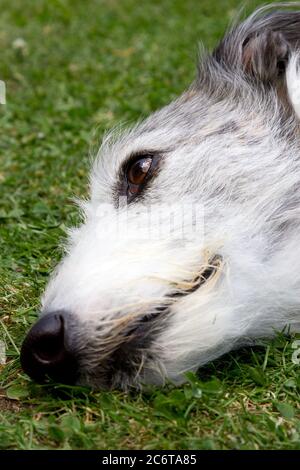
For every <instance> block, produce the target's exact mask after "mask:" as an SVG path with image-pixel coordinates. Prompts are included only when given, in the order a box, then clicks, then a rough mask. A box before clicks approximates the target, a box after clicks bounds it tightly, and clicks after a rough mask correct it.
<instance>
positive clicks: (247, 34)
mask: <svg viewBox="0 0 300 470" xmlns="http://www.w3.org/2000/svg"><path fill="white" fill-rule="evenodd" d="M287 7H289V8H296V7H298V8H299V11H295V10H294V11H292V10H289V9H286V8H287ZM278 9H281V10H280V11H278ZM270 10H271V11H270ZM299 47H300V2H291V3H277V4H272V5H267V6H264V7H261V8H259V9H258V10H257V11H255V12H254V13H253V14H252V15H251V16H250V17H249V18H247V19H246V20H245V21H244V22H242V23H241V24H239V25H237V26H234V27H233V28H232V29H231V31H229V33H228V34H227V35H226V36H225V38H224V39H223V40H222V41H221V43H220V44H219V45H218V47H217V48H216V49H215V50H214V52H213V57H214V59H216V61H217V62H218V63H219V64H220V65H221V66H222V67H223V68H224V69H226V70H227V71H233V72H234V71H237V72H243V73H245V74H246V75H249V77H250V78H252V79H254V80H258V81H262V82H265V83H273V82H276V81H277V79H278V78H279V77H280V76H282V75H283V72H284V71H285V69H286V66H287V63H288V59H289V56H290V53H291V51H293V50H296V49H297V48H299Z"/></svg>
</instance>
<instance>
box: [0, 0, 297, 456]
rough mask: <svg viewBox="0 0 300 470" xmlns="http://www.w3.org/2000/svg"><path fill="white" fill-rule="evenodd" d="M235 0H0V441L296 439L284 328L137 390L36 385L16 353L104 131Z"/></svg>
mask: <svg viewBox="0 0 300 470" xmlns="http://www.w3.org/2000/svg"><path fill="white" fill-rule="evenodd" d="M257 3H258V2H256V4H257ZM254 4H255V2H252V3H251V8H252V6H253V5H254ZM239 5H240V2H239V1H236V0H230V1H217V0H201V1H200V0H185V1H182V0H160V1H159V0H152V1H151V2H150V1H149V2H140V1H138V0H122V1H117V0H106V1H105V0H93V1H87V2H85V1H82V0H51V1H49V0H47V1H45V0H40V1H38V2H37V1H35V0H14V1H11V0H10V1H9V0H0V8H1V16H0V46H1V60H0V80H3V81H5V82H6V87H7V104H6V105H5V106H4V105H0V129H1V137H0V185H1V186H0V188H1V192H0V340H2V341H3V342H4V343H5V346H6V353H7V360H6V364H5V365H0V447H1V448H5V449H7V448H9V449H99V448H106V449H108V448H121V449H232V448H235V449H300V406H299V391H300V375H299V371H300V365H298V366H297V365H295V364H294V363H293V362H292V353H293V351H294V350H293V347H292V346H293V341H294V340H295V338H289V337H286V336H284V335H278V337H277V338H276V339H275V340H274V341H272V343H266V344H261V345H260V346H259V347H256V348H252V349H245V350H241V351H236V352H233V353H231V354H229V355H227V356H226V357H224V358H221V359H220V360H218V361H215V362H214V363H213V364H209V365H208V366H207V367H205V368H203V369H202V370H201V371H200V372H199V374H198V376H197V377H196V376H192V375H190V376H189V377H188V382H187V384H186V385H185V386H182V387H181V388H178V389H176V388H172V387H168V388H166V389H164V390H155V389H153V390H148V391H147V392H145V393H144V394H141V393H136V394H130V395H126V394H123V393H120V392H109V393H108V392H105V393H103V392H91V391H89V390H87V389H85V388H79V387H66V386H61V385H58V384H57V385H55V384H52V385H51V386H50V385H44V386H41V385H37V384H35V383H33V382H32V381H31V380H30V379H29V378H28V377H27V376H26V375H25V374H24V373H23V372H22V370H21V369H20V364H19V348H20V345H21V342H22V338H23V337H24V335H25V332H26V331H27V330H28V328H29V327H30V325H31V324H32V323H33V322H34V320H35V318H36V316H37V312H38V308H39V298H40V295H41V293H42V291H43V289H44V286H45V283H46V282H47V279H48V275H49V272H50V271H51V269H52V268H53V266H55V264H56V262H57V260H58V259H59V258H60V256H61V248H60V246H61V244H62V241H63V239H64V236H65V229H66V227H67V226H70V225H72V224H74V223H76V221H77V220H78V216H77V210H76V207H75V206H74V204H72V199H73V198H74V196H77V197H82V196H86V190H87V178H88V170H89V164H90V156H91V155H93V154H95V151H96V149H97V146H98V145H99V142H100V141H101V136H102V135H103V132H104V131H105V130H106V129H109V128H111V127H112V126H114V125H116V124H117V123H119V122H127V123H130V122H134V121H135V120H136V119H137V118H140V117H142V116H146V115H147V114H149V113H150V112H152V111H153V110H155V109H157V108H158V107H160V106H162V105H164V104H166V103H168V102H169V101H170V100H171V99H173V98H174V97H175V96H176V95H177V94H179V93H180V92H181V91H183V90H184V88H185V87H186V86H188V85H189V83H190V82H191V80H192V79H193V77H194V70H195V61H196V55H197V44H198V42H199V41H200V40H201V41H203V42H204V43H205V44H206V45H207V46H208V47H210V48H211V47H213V45H214V44H215V43H216V41H217V40H218V38H220V37H221V35H222V33H223V32H224V30H225V28H226V26H227V25H228V22H229V21H230V20H231V19H232V17H233V16H234V14H235V13H236V10H237V8H238V7H239ZM251 8H250V9H251Z"/></svg>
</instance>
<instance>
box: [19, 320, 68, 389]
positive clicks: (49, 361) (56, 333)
mask: <svg viewBox="0 0 300 470" xmlns="http://www.w3.org/2000/svg"><path fill="white" fill-rule="evenodd" d="M65 316H66V314H65V312H53V313H48V314H46V315H44V316H43V317H42V318H41V319H40V320H38V321H37V322H36V323H35V325H34V326H33V327H32V328H31V330H30V331H29V333H28V335H27V336H26V338H25V340H24V342H23V345H22V349H21V365H22V368H23V370H24V371H25V372H26V373H27V374H28V375H30V376H31V377H32V378H33V379H35V380H38V381H44V379H45V378H46V376H50V377H51V378H53V379H55V380H58V381H61V382H67V383H72V382H74V381H75V378H76V373H77V362H76V359H75V357H74V355H73V354H72V352H71V350H70V348H68V346H67V344H66V338H65V336H66V335H65Z"/></svg>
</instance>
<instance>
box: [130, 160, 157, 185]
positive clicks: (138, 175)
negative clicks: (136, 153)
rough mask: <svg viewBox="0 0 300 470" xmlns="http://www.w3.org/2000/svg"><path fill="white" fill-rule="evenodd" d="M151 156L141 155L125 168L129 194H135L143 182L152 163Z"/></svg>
mask: <svg viewBox="0 0 300 470" xmlns="http://www.w3.org/2000/svg"><path fill="white" fill-rule="evenodd" d="M152 160H153V159H152V157H149V156H147V157H142V158H139V159H138V160H136V161H135V162H133V163H132V164H131V165H130V166H129V167H128V168H127V173H126V176H127V182H128V191H129V193H130V194H136V193H137V192H138V191H139V189H140V186H141V185H142V184H143V183H144V182H145V179H146V176H147V174H148V172H149V170H150V168H151V165H152Z"/></svg>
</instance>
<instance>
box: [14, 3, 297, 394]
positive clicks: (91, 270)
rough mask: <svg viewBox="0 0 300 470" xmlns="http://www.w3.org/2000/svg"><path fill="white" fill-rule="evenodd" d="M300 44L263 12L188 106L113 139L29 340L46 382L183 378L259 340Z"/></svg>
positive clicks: (32, 361)
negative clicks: (258, 311)
mask: <svg viewBox="0 0 300 470" xmlns="http://www.w3.org/2000/svg"><path fill="white" fill-rule="evenodd" d="M299 40H300V13H299V12H289V11H281V12H277V11H275V12H271V13H270V12H268V11H266V9H262V10H259V11H258V12H256V13H255V14H254V15H252V16H251V17H250V18H248V19H247V20H246V21H245V22H244V23H242V24H241V25H239V26H236V27H234V28H233V29H232V30H231V31H230V32H229V33H228V35H227V36H226V37H225V39H224V40H223V41H222V42H221V44H220V45H219V46H218V47H217V48H216V50H215V51H214V52H213V53H212V54H211V55H208V54H203V57H202V59H201V61H200V64H199V69H198V76H197V79H196V81H195V83H193V85H192V86H191V87H190V88H189V89H188V91H187V92H185V93H184V94H183V95H182V96H181V97H180V98H178V99H177V100H176V101H174V102H172V103H171V104H170V105H168V106H166V107H165V108H163V109H162V110H160V111H158V112H156V113H154V114H153V115H151V116H150V117H149V118H148V119H147V120H145V121H144V122H142V123H140V124H138V125H136V126H135V127H134V128H133V129H131V130H130V131H125V132H122V133H120V132H114V133H113V134H110V135H108V136H107V137H106V138H105V139H104V141H103V144H102V147H101V149H100V151H99V154H98V156H97V158H96V160H95V163H94V167H93V170H92V174H91V197H90V200H89V201H88V202H85V203H82V204H81V208H82V209H83V213H84V223H83V224H82V225H81V226H80V227H79V228H76V229H74V230H72V231H71V233H70V237H69V242H68V245H67V250H66V251H67V253H66V255H65V257H64V259H63V260H62V262H61V263H60V264H59V266H58V267H57V269H56V271H55V273H54V275H53V277H52V279H51V281H50V283H49V285H48V287H47V289H46V292H45V294H44V297H43V301H42V314H41V318H40V319H39V321H38V322H37V323H36V324H35V325H34V326H33V328H32V329H31V331H30V332H29V334H28V336H27V338H26V339H25V341H24V344H23V348H22V354H21V361H22V364H23V367H24V369H25V371H27V372H28V373H29V374H30V375H31V376H32V377H33V378H36V379H43V378H44V377H45V376H46V375H50V376H52V377H54V378H55V379H58V380H61V381H70V382H74V381H76V382H77V383H84V384H89V385H92V386H95V387H121V388H127V387H129V386H131V385H135V386H136V385H139V384H142V383H155V384H157V383H163V382H164V381H165V380H166V379H170V380H172V381H175V382H180V381H182V380H183V379H184V373H185V372H186V371H188V370H196V369H197V368H198V367H199V365H201V364H203V363H205V362H207V361H208V360H210V359H213V358H215V357H216V356H218V355H220V354H222V353H224V352H225V351H228V350H229V349H230V348H232V347H233V346H234V345H235V344H236V343H238V342H239V341H240V340H241V338H242V337H244V336H246V335H248V336H249V335H250V336H251V334H250V333H251V331H252V330H251V328H252V326H253V322H252V316H251V311H250V310H249V298H250V296H251V295H253V291H252V292H249V289H248V287H249V285H251V282H252V281H253V278H254V277H255V276H254V271H253V269H252V267H253V260H256V259H257V258H256V257H257V254H258V253H259V252H260V251H264V249H265V246H264V236H265V235H266V234H267V235H268V236H269V240H270V236H273V237H274V239H275V238H276V236H277V235H278V233H277V232H276V228H272V230H271V229H270V221H269V219H270V214H271V213H272V211H273V210H274V205H272V201H271V199H270V201H271V202H270V201H269V200H268V199H267V197H264V196H263V194H264V191H265V189H266V188H268V187H274V184H275V185H276V181H274V168H275V169H276V170H275V171H277V177H278V178H277V179H278V181H279V179H280V180H281V182H282V178H284V177H285V176H284V175H285V168H283V167H282V165H281V166H280V164H279V162H280V158H281V156H282V155H286V154H287V153H288V150H289V147H291V146H292V141H294V138H293V136H295V134H296V133H297V132H298V130H297V120H296V118H295V113H294V109H293V105H294V108H295V109H296V105H295V104H294V103H293V102H291V99H290V98H289V96H290V97H291V94H290V95H289V94H288V91H287V83H286V75H287V70H288V73H289V74H290V76H291V77H292V76H293V77H294V78H295V77H297V62H296V61H295V57H296V56H295V51H297V47H298V46H297V44H298V41H299ZM291 61H292V62H293V64H294V65H293V69H289V67H290V65H289V64H290V63H291ZM280 172H281V173H280ZM287 184H288V185H289V186H291V184H292V180H291V179H290V180H289V181H288V182H287ZM282 222H283V221H282V220H278V224H280V223H282ZM273 232H274V233H273ZM270 233H271V235H270ZM276 234H277V235H276ZM253 240H256V242H255V243H254V244H253V243H252V242H253ZM251 269H252V270H251ZM256 281H257V282H259V280H257V279H256ZM252 287H253V289H255V288H256V284H255V283H253V282H252ZM257 289H258V287H257ZM251 305H252V304H251ZM253 308H254V307H253ZM262 332H263V328H262Z"/></svg>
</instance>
